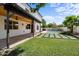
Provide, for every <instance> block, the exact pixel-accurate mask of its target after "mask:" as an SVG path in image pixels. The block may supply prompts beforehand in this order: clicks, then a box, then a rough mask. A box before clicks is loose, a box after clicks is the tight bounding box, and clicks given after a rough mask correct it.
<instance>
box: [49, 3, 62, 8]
mask: <svg viewBox="0 0 79 59" xmlns="http://www.w3.org/2000/svg"><path fill="white" fill-rule="evenodd" d="M59 5H61V3H51V4H50V7H58V6H59Z"/></svg>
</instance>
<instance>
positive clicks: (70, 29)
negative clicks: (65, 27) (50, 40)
mask: <svg viewBox="0 0 79 59" xmlns="http://www.w3.org/2000/svg"><path fill="white" fill-rule="evenodd" d="M70 30H71V33H72V34H73V25H72V26H71V29H70Z"/></svg>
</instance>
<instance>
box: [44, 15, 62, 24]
mask: <svg viewBox="0 0 79 59" xmlns="http://www.w3.org/2000/svg"><path fill="white" fill-rule="evenodd" d="M43 19H45V20H46V22H47V23H53V22H55V23H56V24H61V23H62V22H63V20H64V17H61V16H44V17H43Z"/></svg>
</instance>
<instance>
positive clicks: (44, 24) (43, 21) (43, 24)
mask: <svg viewBox="0 0 79 59" xmlns="http://www.w3.org/2000/svg"><path fill="white" fill-rule="evenodd" d="M42 28H46V21H45V20H44V19H42Z"/></svg>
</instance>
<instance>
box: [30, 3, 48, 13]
mask: <svg viewBox="0 0 79 59" xmlns="http://www.w3.org/2000/svg"><path fill="white" fill-rule="evenodd" d="M46 4H47V3H30V5H35V7H34V8H32V9H31V12H36V11H38V10H39V9H40V8H42V7H45V6H46Z"/></svg>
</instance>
